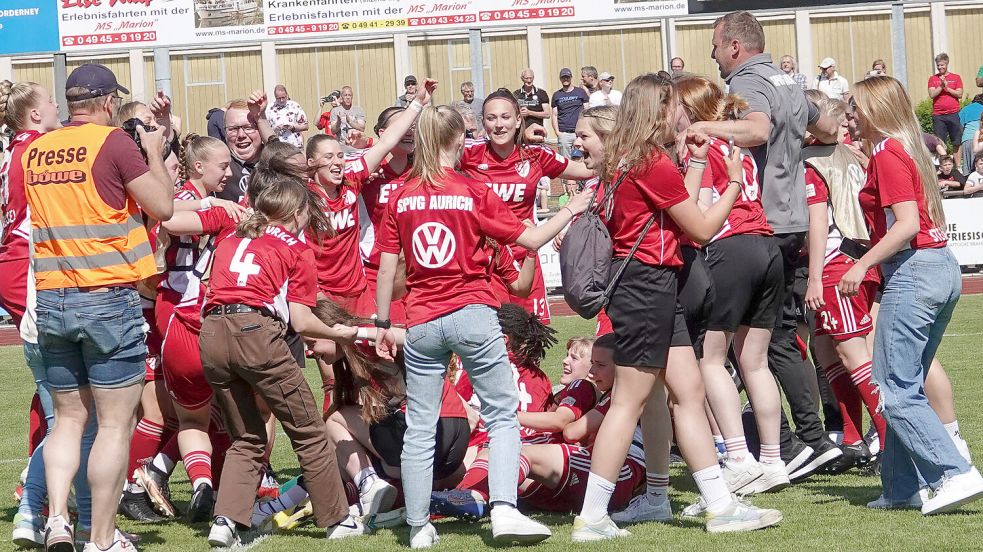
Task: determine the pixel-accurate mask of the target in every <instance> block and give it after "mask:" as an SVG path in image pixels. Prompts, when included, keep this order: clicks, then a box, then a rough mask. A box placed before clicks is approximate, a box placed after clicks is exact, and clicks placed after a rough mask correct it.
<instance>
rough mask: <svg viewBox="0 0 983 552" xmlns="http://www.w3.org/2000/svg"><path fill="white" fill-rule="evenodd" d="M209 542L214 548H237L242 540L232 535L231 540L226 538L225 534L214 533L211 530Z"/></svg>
mask: <svg viewBox="0 0 983 552" xmlns="http://www.w3.org/2000/svg"><path fill="white" fill-rule="evenodd" d="M208 544H209V546H211V547H212V548H235V547H236V546H239V545H240V544H242V543H241V541H239V540H237V539H236V538H235V537H232V539H231V542H230V541H229V540H227V539H226V538H225V535H221V536H219V535H212V534H211V532H209V533H208Z"/></svg>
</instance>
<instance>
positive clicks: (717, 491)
mask: <svg viewBox="0 0 983 552" xmlns="http://www.w3.org/2000/svg"><path fill="white" fill-rule="evenodd" d="M693 479H695V480H696V486H697V487H698V488H699V489H700V496H702V497H703V502H704V503H705V504H706V507H707V511H708V512H711V513H714V514H717V513H720V512H722V511H724V509H726V508H727V507H728V506H730V503H731V501H732V500H733V499H732V498H731V496H730V490H729V489H728V488H727V481H726V480H725V479H724V473H723V472H722V471H721V470H720V466H717V465H713V466H710V467H709V468H703V469H702V470H700V471H698V472H694V473H693Z"/></svg>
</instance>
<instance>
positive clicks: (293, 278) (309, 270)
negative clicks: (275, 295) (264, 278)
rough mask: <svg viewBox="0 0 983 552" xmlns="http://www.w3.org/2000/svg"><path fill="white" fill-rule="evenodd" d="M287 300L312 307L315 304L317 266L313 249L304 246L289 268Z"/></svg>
mask: <svg viewBox="0 0 983 552" xmlns="http://www.w3.org/2000/svg"><path fill="white" fill-rule="evenodd" d="M287 301H289V302H291V303H300V304H301V305H307V306H308V307H313V306H315V305H316V304H317V268H316V265H315V263H314V251H313V250H311V248H309V247H306V246H305V247H304V249H303V251H301V253H300V257H298V258H297V260H296V262H295V263H294V265H293V266H292V267H291V269H290V275H289V277H288V280H287Z"/></svg>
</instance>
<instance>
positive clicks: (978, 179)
mask: <svg viewBox="0 0 983 552" xmlns="http://www.w3.org/2000/svg"><path fill="white" fill-rule="evenodd" d="M980 184H983V174H980V173H978V172H976V171H973V172H971V173H970V174H969V176H967V177H966V185H967V186H979V185H980Z"/></svg>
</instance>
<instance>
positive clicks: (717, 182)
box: [687, 138, 774, 242]
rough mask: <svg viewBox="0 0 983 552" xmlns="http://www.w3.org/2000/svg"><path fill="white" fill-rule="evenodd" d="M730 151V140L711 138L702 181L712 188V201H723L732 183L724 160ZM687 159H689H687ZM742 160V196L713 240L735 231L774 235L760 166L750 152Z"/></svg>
mask: <svg viewBox="0 0 983 552" xmlns="http://www.w3.org/2000/svg"><path fill="white" fill-rule="evenodd" d="M729 154H730V146H729V145H728V144H727V142H724V141H722V140H719V139H717V138H711V139H710V150H709V151H708V152H707V168H706V169H705V170H704V171H703V182H702V183H701V184H700V188H701V190H707V189H709V190H711V193H712V197H713V201H712V203H716V202H718V201H720V197H721V196H722V195H723V194H724V192H726V191H727V186H728V185H729V183H730V176H729V175H728V174H727V164H726V162H725V161H724V159H725V158H726V157H727V156H728V155H729ZM687 162H688V159H687ZM741 163H742V165H743V167H744V181H743V182H742V183H741V195H740V196H739V197H738V198H737V201H735V202H734V208H733V209H731V211H730V214H729V215H728V216H727V221H726V222H724V225H723V227H722V228H721V229H720V232H717V235H716V236H714V237H713V238H711V239H710V241H711V242H714V241H717V240H720V239H723V238H727V237H730V236H733V235H735V234H749V235H757V236H771V235H773V234H774V232H772V230H771V226H770V225H769V224H768V219H767V217H765V208H764V206H762V204H761V193H760V192H761V186H760V185H759V184H758V167H757V165H756V164H755V163H754V158H753V157H752V156H750V155H744V154H742V155H741Z"/></svg>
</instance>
